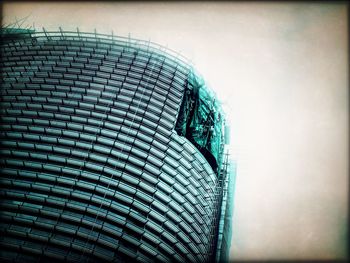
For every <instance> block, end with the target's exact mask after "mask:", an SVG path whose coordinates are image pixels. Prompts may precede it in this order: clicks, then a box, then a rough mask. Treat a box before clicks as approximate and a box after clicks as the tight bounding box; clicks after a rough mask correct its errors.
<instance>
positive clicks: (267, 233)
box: [2, 1, 349, 260]
mask: <svg viewBox="0 0 350 263" xmlns="http://www.w3.org/2000/svg"><path fill="white" fill-rule="evenodd" d="M2 12H3V23H5V24H6V23H10V22H14V21H15V20H16V19H20V18H23V17H26V16H28V15H29V17H28V18H27V20H26V21H25V23H24V24H23V26H32V25H33V24H34V26H35V28H36V29H39V30H40V29H41V28H42V27H45V28H46V29H47V30H48V31H50V30H55V31H57V30H58V27H62V29H63V30H76V28H77V27H79V30H80V31H86V32H93V31H94V29H96V30H97V32H98V33H108V34H109V33H111V32H112V31H113V32H114V35H121V36H128V35H129V34H130V36H131V37H134V38H139V39H144V40H151V41H153V42H155V43H158V44H161V45H164V46H168V47H169V48H171V49H173V50H175V51H178V52H180V53H181V54H182V55H183V56H185V57H187V58H188V59H190V60H191V61H192V63H193V64H194V66H195V68H196V69H197V71H199V72H200V73H201V75H202V76H203V77H204V79H205V80H206V82H207V84H208V85H209V86H210V87H211V88H212V89H213V90H214V91H215V92H216V94H217V96H218V98H219V99H220V100H221V101H222V102H223V105H224V110H225V112H226V115H227V119H228V121H229V122H230V126H231V145H230V152H231V155H232V158H233V159H234V160H235V162H236V163H237V176H236V185H235V187H236V188H235V199H234V215H233V221H232V223H233V235H232V246H231V250H230V259H231V260H245V259H248V260H249V259H311V258H317V259H341V258H344V257H345V255H346V240H347V235H346V234H347V231H348V230H347V229H348V226H347V213H348V211H347V209H348V203H347V197H348V186H349V182H348V179H349V178H348V171H349V164H348V155H349V152H348V145H349V141H348V133H349V127H348V118H349V116H348V114H349V112H348V109H349V104H348V103H349V100H348V99H349V94H348V92H349V91H348V75H347V73H348V63H347V62H348V60H347V59H348V39H347V31H348V28H347V7H346V5H345V4H341V3H340V4H339V3H338V4H331V3H312V2H309V3H300V2H295V3H291V2H278V3H272V2H260V3H258V2H249V3H248V2H237V3H234V2H171V3H165V2H149V3H145V2H133V3H126V2H97V1H96V2H88V3H87V2H85V3H82V2H76V3H69V2H53V3H48V2H43V3H35V2H28V3H22V2H13V3H11V2H5V3H4V4H3V9H2Z"/></svg>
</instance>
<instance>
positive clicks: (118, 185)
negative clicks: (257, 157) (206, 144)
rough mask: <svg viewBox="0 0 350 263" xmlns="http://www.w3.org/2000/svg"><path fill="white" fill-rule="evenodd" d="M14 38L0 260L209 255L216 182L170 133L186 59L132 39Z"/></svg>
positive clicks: (7, 54) (4, 61)
mask: <svg viewBox="0 0 350 263" xmlns="http://www.w3.org/2000/svg"><path fill="white" fill-rule="evenodd" d="M10 36H11V35H10ZM10 36H5V37H3V39H4V41H3V44H2V45H1V61H0V67H1V74H2V80H1V81H2V83H1V86H2V89H1V93H2V94H1V106H2V108H1V110H2V111H1V160H0V162H1V167H3V168H2V170H1V174H2V177H1V180H0V183H1V192H0V193H1V198H2V200H3V201H2V203H1V210H2V213H1V237H0V243H1V246H2V253H1V258H2V259H3V260H9V261H10V260H14V261H16V262H32V261H38V260H39V261H40V260H42V261H47V260H49V259H57V260H65V261H70V262H74V261H79V262H100V261H106V260H107V261H114V262H123V261H127V260H128V259H134V260H138V261H142V262H149V261H154V260H156V261H161V262H166V261H177V262H208V261H211V260H212V259H213V257H214V255H213V254H214V252H215V245H216V244H215V235H216V229H217V224H218V217H219V214H220V205H219V203H218V202H219V201H218V200H219V198H218V195H220V192H218V191H220V185H219V180H218V178H217V175H216V174H215V173H214V172H213V170H212V168H211V167H210V165H209V164H208V162H207V161H206V159H205V158H204V157H203V155H202V154H201V153H200V152H199V151H198V150H197V149H196V148H195V147H194V146H193V145H192V144H191V143H190V142H189V141H188V140H187V139H186V138H184V137H182V136H179V135H178V134H177V133H176V132H175V131H174V127H175V124H176V120H177V116H178V114H179V110H180V109H179V107H180V105H181V101H182V99H183V94H184V92H185V90H186V88H187V81H188V75H189V74H190V72H191V70H192V69H191V66H189V64H188V63H185V62H184V61H183V60H181V59H179V58H178V57H176V56H173V55H171V53H169V51H168V50H167V51H166V52H165V51H161V50H159V49H157V47H153V46H152V45H148V44H147V43H143V42H140V41H136V40H134V41H127V40H126V39H122V38H115V37H110V36H108V37H107V36H104V35H98V34H96V35H94V34H85V33H80V32H62V31H60V32H51V33H50V32H46V31H44V32H37V33H34V32H32V33H30V34H24V33H23V34H19V36H18V35H16V38H11V37H10Z"/></svg>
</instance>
